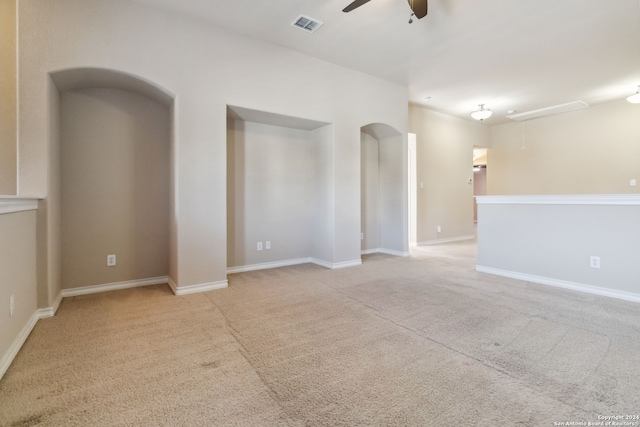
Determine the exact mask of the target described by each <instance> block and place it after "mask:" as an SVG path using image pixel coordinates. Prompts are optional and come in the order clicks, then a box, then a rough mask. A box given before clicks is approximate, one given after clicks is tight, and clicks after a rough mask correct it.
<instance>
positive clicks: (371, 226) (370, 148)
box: [360, 132, 380, 251]
mask: <svg viewBox="0 0 640 427" xmlns="http://www.w3.org/2000/svg"><path fill="white" fill-rule="evenodd" d="M361 138H362V145H361V150H362V161H361V165H360V175H361V177H362V178H361V180H362V220H361V221H362V225H361V226H362V233H363V234H364V236H363V239H362V246H361V247H362V250H363V251H366V250H374V249H378V248H379V247H380V237H379V227H380V219H379V208H378V207H379V200H378V194H379V192H380V186H379V175H380V173H379V170H380V166H379V142H378V140H377V139H376V138H374V137H373V136H371V135H368V134H366V133H364V132H363V133H362V134H361Z"/></svg>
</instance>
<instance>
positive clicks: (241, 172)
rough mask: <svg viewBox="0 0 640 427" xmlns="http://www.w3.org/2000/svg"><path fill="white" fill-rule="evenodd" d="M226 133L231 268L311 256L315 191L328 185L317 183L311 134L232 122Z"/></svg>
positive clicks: (285, 128)
mask: <svg viewBox="0 0 640 427" xmlns="http://www.w3.org/2000/svg"><path fill="white" fill-rule="evenodd" d="M227 135H228V136H227V137H228V144H229V145H228V149H227V155H228V160H229V161H228V164H227V168H228V174H229V175H228V181H227V184H228V195H227V200H228V204H227V218H228V222H227V223H228V231H227V236H228V237H227V245H228V255H227V256H228V258H227V263H228V266H229V267H240V266H249V265H254V264H261V263H269V262H279V261H287V260H294V259H299V258H309V257H311V256H312V255H313V230H314V228H316V227H315V221H314V219H315V218H314V212H315V210H316V206H317V203H318V195H317V194H318V193H317V192H318V191H322V189H323V188H324V187H326V186H329V183H328V182H324V183H320V182H317V178H318V177H317V175H316V170H317V166H316V156H315V152H316V147H315V143H314V141H313V139H312V138H311V135H310V131H308V130H302V129H294V128H290V127H282V126H273V125H267V124H260V123H253V122H249V121H244V120H230V124H229V131H228V134H227ZM267 241H269V242H270V244H271V248H270V249H267V248H266V246H265V244H266V242H267ZM257 242H262V245H263V250H262V251H258V250H257V248H256V244H257Z"/></svg>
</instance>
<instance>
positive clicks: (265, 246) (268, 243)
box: [264, 240, 271, 249]
mask: <svg viewBox="0 0 640 427" xmlns="http://www.w3.org/2000/svg"><path fill="white" fill-rule="evenodd" d="M264 248H265V249H271V242H270V241H268V240H267V241H266V242H264Z"/></svg>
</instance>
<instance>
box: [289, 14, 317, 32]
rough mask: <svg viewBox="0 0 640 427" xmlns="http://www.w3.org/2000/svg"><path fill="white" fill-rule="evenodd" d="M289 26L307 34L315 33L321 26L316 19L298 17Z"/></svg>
mask: <svg viewBox="0 0 640 427" xmlns="http://www.w3.org/2000/svg"><path fill="white" fill-rule="evenodd" d="M291 25H293V26H294V27H296V28H300V29H301V30H304V31H307V32H309V33H315V32H316V30H317V29H318V28H320V26H321V25H322V22H320V21H318V20H317V19H313V18H309V17H308V16H304V15H300V16H298V17H297V18H296V19H295V20H294V21H293V22H292V23H291Z"/></svg>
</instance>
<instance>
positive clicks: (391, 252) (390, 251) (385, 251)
mask: <svg viewBox="0 0 640 427" xmlns="http://www.w3.org/2000/svg"><path fill="white" fill-rule="evenodd" d="M378 252H380V253H381V254H387V255H393V256H401V257H405V256H409V252H402V251H396V250H394V249H385V248H380V249H379V250H378Z"/></svg>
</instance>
